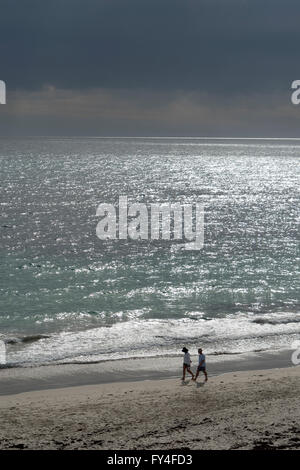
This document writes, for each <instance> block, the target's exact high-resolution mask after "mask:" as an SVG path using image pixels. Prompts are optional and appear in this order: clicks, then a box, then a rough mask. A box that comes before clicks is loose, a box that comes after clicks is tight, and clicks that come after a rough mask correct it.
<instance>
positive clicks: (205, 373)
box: [203, 370, 208, 382]
mask: <svg viewBox="0 0 300 470" xmlns="http://www.w3.org/2000/svg"><path fill="white" fill-rule="evenodd" d="M203 373H204V375H205V382H207V380H208V379H207V372H206V370H204V371H203Z"/></svg>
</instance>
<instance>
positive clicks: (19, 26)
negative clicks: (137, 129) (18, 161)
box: [0, 0, 300, 95]
mask: <svg viewBox="0 0 300 470" xmlns="http://www.w3.org/2000/svg"><path fill="white" fill-rule="evenodd" d="M0 8H1V10H0V52H1V69H0V70H1V76H0V78H1V79H4V80H6V82H7V84H8V86H9V88H10V90H13V89H18V88H21V89H28V90H34V89H40V88H42V87H43V86H44V85H45V84H50V85H53V86H54V87H57V88H60V89H63V88H64V89H72V88H73V89H88V88H109V89H113V88H122V89H137V88H140V89H148V90H157V91H161V90H171V89H174V90H176V89H180V90H197V91H199V92H202V93H203V92H208V93H215V94H216V93H217V94H218V93H221V94H223V95H224V94H225V95H226V94H231V93H235V92H243V93H251V92H263V91H270V90H285V89H287V87H289V85H290V81H291V80H292V79H294V78H298V75H299V74H298V70H299V61H298V60H297V58H298V57H299V52H298V51H297V48H298V44H299V41H300V28H299V24H298V19H299V17H300V2H299V1H298V0H264V1H262V0H244V1H243V0H226V1H225V0H180V1H179V0H80V1H79V0H51V1H44V0H24V1H22V0H1V3H0Z"/></svg>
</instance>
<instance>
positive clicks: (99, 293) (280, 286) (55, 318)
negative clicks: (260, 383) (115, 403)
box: [0, 138, 300, 366]
mask: <svg viewBox="0 0 300 470" xmlns="http://www.w3.org/2000/svg"><path fill="white" fill-rule="evenodd" d="M299 164H300V140H262V139H258V140H255V139H249V140H247V139H239V140H235V139H192V138H191V139H175V138H174V139H173V138H165V139H163V138H114V139H113V138H52V139H47V138H45V139H42V138H33V139H22V140H21V139H18V140H16V139H14V140H9V139H4V138H2V139H0V165H1V199H0V204H1V224H0V227H1V247H0V251H1V271H0V291H1V297H0V339H2V340H4V342H5V343H6V344H7V362H8V365H10V366H14V365H16V366H27V365H33V364H47V363H62V362H93V361H103V360H109V359H118V358H128V357H146V356H150V357H153V356H166V355H176V354H180V353H181V349H182V346H184V345H185V346H187V347H189V348H191V349H193V350H194V349H195V348H196V347H198V346H202V348H203V349H204V350H205V352H206V353H207V354H211V355H226V354H238V353H245V352H253V351H263V350H271V349H284V348H288V347H290V345H291V343H292V342H293V341H294V340H296V339H299V337H300V295H299V294H300V276H299V267H300V263H299V261H300V253H299V238H300V234H299V222H300V217H299V216H300V214H299V207H300V204H299V203H300V190H299V183H300V165H299ZM120 195H127V196H128V201H129V203H134V202H144V203H147V204H151V203H154V202H159V203H163V202H171V203H175V202H180V203H181V204H186V203H195V202H200V203H202V204H204V206H205V233H204V248H203V249H202V250H200V251H187V250H185V249H182V248H181V247H180V245H178V244H177V243H176V242H174V241H172V240H171V241H167V240H158V241H151V240H148V241H147V240H146V241H145V240H144V241H141V240H130V239H128V240H108V241H101V240H99V239H98V238H97V236H96V225H97V223H98V221H99V217H96V209H97V207H98V205H99V204H100V203H103V202H106V203H112V204H117V202H118V198H119V196H120Z"/></svg>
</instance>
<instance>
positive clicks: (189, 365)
mask: <svg viewBox="0 0 300 470" xmlns="http://www.w3.org/2000/svg"><path fill="white" fill-rule="evenodd" d="M183 367H186V368H187V369H189V368H190V367H191V364H183Z"/></svg>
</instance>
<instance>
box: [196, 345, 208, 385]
mask: <svg viewBox="0 0 300 470" xmlns="http://www.w3.org/2000/svg"><path fill="white" fill-rule="evenodd" d="M198 354H199V364H198V367H197V372H196V376H195V378H194V379H193V380H197V378H198V375H199V372H203V374H204V375H205V382H207V372H206V362H205V354H203V353H202V349H201V348H199V349H198Z"/></svg>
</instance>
